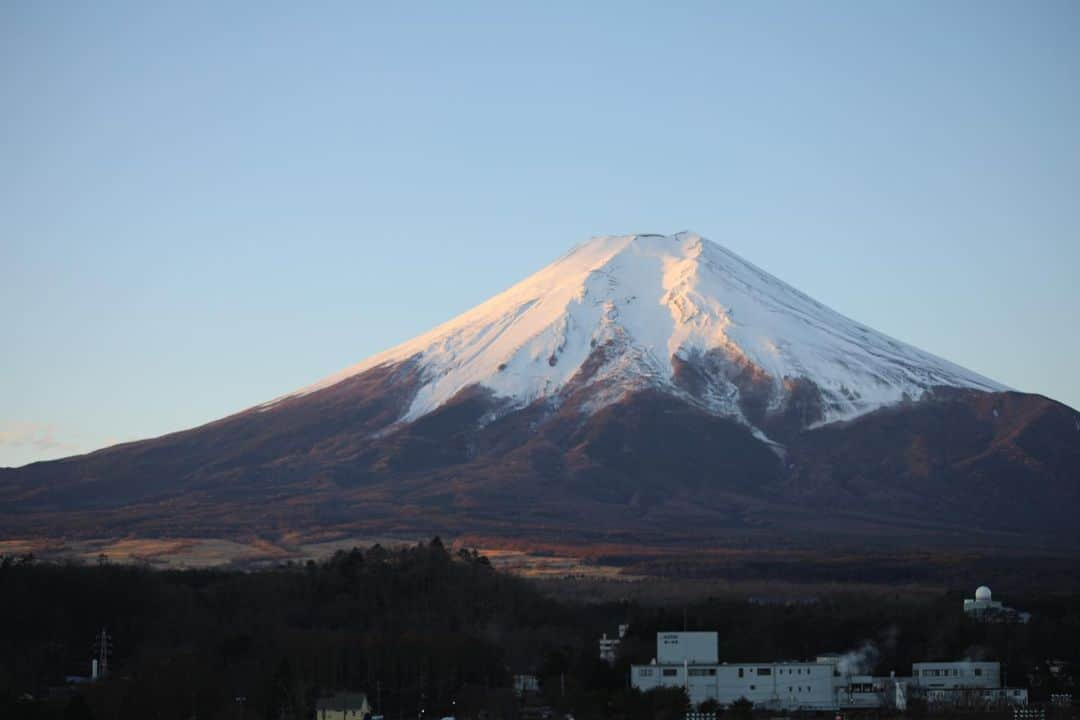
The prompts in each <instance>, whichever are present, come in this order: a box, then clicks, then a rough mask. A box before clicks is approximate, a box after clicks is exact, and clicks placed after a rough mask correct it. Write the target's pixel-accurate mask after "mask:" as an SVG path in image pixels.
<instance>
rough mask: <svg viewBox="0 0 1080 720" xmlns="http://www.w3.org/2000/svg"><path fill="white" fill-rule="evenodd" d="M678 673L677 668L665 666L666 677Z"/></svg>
mask: <svg viewBox="0 0 1080 720" xmlns="http://www.w3.org/2000/svg"><path fill="white" fill-rule="evenodd" d="M678 673H679V671H678V670H676V669H675V668H664V677H675V676H676V675H677V674H678Z"/></svg>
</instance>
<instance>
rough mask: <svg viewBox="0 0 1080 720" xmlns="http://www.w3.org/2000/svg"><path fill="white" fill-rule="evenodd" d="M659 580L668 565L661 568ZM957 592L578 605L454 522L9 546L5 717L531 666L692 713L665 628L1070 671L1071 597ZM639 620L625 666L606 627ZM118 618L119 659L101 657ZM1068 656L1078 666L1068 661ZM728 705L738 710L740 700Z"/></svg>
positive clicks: (439, 691) (264, 695) (546, 683)
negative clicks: (267, 548) (986, 605)
mask: <svg viewBox="0 0 1080 720" xmlns="http://www.w3.org/2000/svg"><path fill="white" fill-rule="evenodd" d="M657 582H662V581H661V580H657ZM960 599H961V596H960V595H957V594H955V593H947V592H946V593H940V594H937V595H932V596H927V595H925V594H923V595H919V596H908V595H906V594H905V593H903V592H902V591H900V590H896V591H894V592H879V593H875V594H873V595H868V594H866V593H844V592H836V593H832V594H828V595H822V596H819V597H815V598H813V599H812V600H808V601H802V602H760V601H754V602H751V601H748V599H747V598H746V597H739V596H738V595H737V594H723V593H717V594H716V595H715V596H712V597H707V598H701V599H697V600H693V601H687V602H683V603H678V604H674V603H669V604H646V603H642V602H638V601H605V602H597V603H573V602H568V601H566V600H565V599H559V598H557V597H554V596H553V595H552V594H550V593H547V592H544V591H543V590H542V588H541V587H540V586H538V585H537V584H535V583H533V582H531V581H529V580H527V579H525V578H521V577H517V576H514V575H510V574H506V573H502V572H499V571H496V570H495V569H494V568H493V567H492V566H491V564H490V563H489V562H488V560H487V558H485V557H483V556H482V555H480V554H478V553H477V552H476V551H473V550H468V549H465V548H456V549H455V548H448V547H446V546H445V545H444V544H443V543H442V542H441V541H440V540H439V539H438V538H435V539H433V540H432V541H430V542H425V543H420V544H416V545H411V546H402V547H395V548H392V549H389V548H384V547H381V546H378V545H375V546H373V547H369V548H365V549H360V548H354V549H353V550H351V551H341V552H338V553H336V554H335V555H334V556H333V557H331V558H329V559H328V560H326V561H323V562H314V561H309V562H306V563H290V564H285V565H280V566H275V567H267V568H261V569H257V570H247V571H240V570H215V569H198V570H156V569H152V568H149V567H145V566H138V565H131V564H116V563H111V562H109V560H108V559H107V558H104V557H103V558H101V559H100V561H99V562H98V563H95V564H78V563H56V562H41V561H37V560H35V559H34V558H33V557H30V556H24V557H4V558H3V559H2V561H0V603H2V610H3V612H2V618H3V628H2V632H3V638H4V639H3V642H0V717H2V718H9V717H10V718H43V719H44V718H64V719H65V720H87V719H93V720H128V719H129V718H130V719H133V720H134V719H135V718H139V719H145V718H155V719H159V720H174V719H175V720H191V719H201V718H207V719H216V718H221V719H223V720H248V719H254V718H266V719H267V720H289V719H297V720H299V719H301V718H312V717H314V707H315V702H316V700H317V699H318V698H319V697H320V696H322V695H325V694H329V693H333V692H335V691H344V690H348V691H358V692H364V693H367V695H368V697H369V699H370V701H371V702H372V704H373V705H374V706H375V711H376V712H377V713H379V714H383V715H385V717H386V718H387V720H397V719H401V718H420V717H426V718H440V717H443V716H446V715H451V714H453V715H455V716H457V717H461V718H467V717H492V718H496V717H509V718H517V717H519V716H521V714H522V711H523V708H522V707H521V702H520V700H519V699H518V698H516V697H515V696H514V693H513V691H512V678H513V676H514V675H515V674H533V675H536V676H537V677H538V678H539V680H540V684H541V692H540V697H539V698H538V699H535V700H534V703H535V702H539V703H542V704H543V705H544V707H546V708H550V709H551V712H552V713H554V714H556V716H558V717H563V716H564V715H565V714H566V713H572V714H573V716H574V717H575V718H577V719H578V720H583V719H587V718H628V719H633V720H637V719H638V718H641V719H642V720H644V718H654V717H656V718H664V717H671V718H675V717H681V714H682V712H683V710H685V697H684V696H683V695H682V693H681V691H680V692H674V693H673V692H664V693H653V694H650V695H642V694H640V693H637V692H636V691H632V690H630V689H629V688H628V675H629V673H628V671H629V665H630V664H631V663H646V662H649V660H650V659H651V658H652V656H653V655H654V654H655V638H656V633H657V632H658V631H662V630H680V629H690V630H696V629H701V630H705V629H707V630H716V631H717V632H718V633H719V637H720V657H721V660H723V661H732V662H735V661H761V660H773V659H798V658H812V657H814V656H815V655H816V654H819V653H824V652H838V653H842V652H845V651H848V650H852V649H856V648H865V647H871V648H872V649H873V651H872V653H871V655H870V656H871V658H872V660H871V662H872V664H873V667H872V668H868V669H872V670H873V671H875V672H877V673H883V674H887V673H888V672H889V671H892V670H895V671H896V672H897V674H898V675H906V674H908V673H910V669H911V663H912V662H915V661H921V660H943V659H961V658H980V659H994V660H1000V661H1001V662H1002V663H1003V665H1004V669H1005V673H1006V677H1007V679H1008V682H1009V683H1010V684H1013V685H1020V686H1024V687H1028V686H1030V688H1031V695H1032V698H1033V699H1034V700H1038V699H1040V698H1045V697H1046V696H1047V695H1048V694H1049V693H1050V692H1055V691H1058V690H1063V689H1066V690H1067V689H1069V688H1067V687H1065V684H1066V683H1067V681H1066V680H1064V679H1063V678H1062V676H1060V675H1059V676H1052V675H1051V674H1050V673H1049V672H1048V671H1047V666H1046V661H1047V660H1051V659H1053V660H1060V661H1064V662H1065V663H1066V667H1075V666H1076V665H1077V664H1078V663H1080V608H1078V607H1077V605H1076V603H1075V602H1074V600H1075V596H1074V595H1068V594H1064V595H1055V594H1050V593H1039V594H1031V595H1027V596H1023V595H1020V596H1017V597H1016V598H1014V599H1013V600H1014V603H1015V604H1016V605H1017V606H1020V607H1023V608H1024V609H1025V610H1027V611H1029V612H1031V613H1032V615H1033V619H1032V621H1031V622H1030V623H1029V624H1027V625H1006V624H997V625H983V624H977V623H974V622H972V621H971V620H969V619H967V618H966V617H965V616H964V615H963V613H962V612H960V611H959V607H960ZM620 623H628V624H629V626H630V629H629V632H628V635H627V637H626V639H625V640H624V641H623V643H622V645H621V646H620V652H619V656H618V658H617V660H616V662H615V663H614V665H609V664H607V663H605V662H603V661H601V660H600V659H599V657H598V652H597V640H598V639H599V637H600V636H601V634H602V633H604V632H607V633H608V634H609V635H611V634H614V632H615V631H616V627H617V626H618V625H619V624H620ZM103 629H104V630H105V631H106V633H107V635H108V637H109V639H110V646H111V650H110V654H109V658H108V660H109V662H108V673H107V674H106V675H105V677H104V678H103V679H101V680H100V681H98V682H93V683H90V682H74V683H73V682H70V681H66V680H65V678H70V677H72V676H86V675H89V673H90V661H91V657H93V656H94V654H95V648H96V643H98V642H100V634H101V632H102V630H103ZM1069 674H1071V671H1070V673H1066V676H1067V675H1069ZM744 711H745V709H744V708H734V709H731V710H729V714H732V715H734V714H736V713H738V712H744Z"/></svg>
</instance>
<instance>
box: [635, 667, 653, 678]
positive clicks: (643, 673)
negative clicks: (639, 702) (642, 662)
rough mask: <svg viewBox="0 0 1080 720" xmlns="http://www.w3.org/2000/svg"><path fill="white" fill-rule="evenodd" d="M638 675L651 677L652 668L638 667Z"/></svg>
mask: <svg viewBox="0 0 1080 720" xmlns="http://www.w3.org/2000/svg"><path fill="white" fill-rule="evenodd" d="M638 677H652V668H638Z"/></svg>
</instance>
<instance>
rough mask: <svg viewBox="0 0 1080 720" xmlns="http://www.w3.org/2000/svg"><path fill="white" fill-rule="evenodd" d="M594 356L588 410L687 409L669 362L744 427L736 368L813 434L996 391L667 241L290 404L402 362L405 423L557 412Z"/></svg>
mask: <svg viewBox="0 0 1080 720" xmlns="http://www.w3.org/2000/svg"><path fill="white" fill-rule="evenodd" d="M598 348H605V349H607V350H609V352H606V353H605V359H604V361H603V362H602V363H601V366H600V368H599V370H598V371H596V372H595V373H593V372H592V371H590V374H589V376H588V378H587V379H586V380H585V381H586V382H588V383H590V384H594V385H595V386H596V394H595V396H594V397H593V400H592V407H594V408H595V407H599V406H603V405H605V404H607V403H609V402H614V401H615V400H617V399H618V398H619V397H620V396H622V395H624V394H625V393H626V392H628V391H630V390H634V389H640V388H645V387H655V388H660V389H662V390H665V391H669V392H672V393H675V394H678V395H681V396H683V397H687V396H688V394H690V391H688V390H687V389H686V387H685V385H684V384H681V383H679V382H678V373H677V367H676V366H677V364H678V363H697V364H698V365H699V366H701V367H708V368H711V370H709V372H710V373H711V376H710V378H709V383H708V385H709V387H708V391H707V392H702V393H699V395H698V396H697V397H688V399H689V400H691V401H693V402H695V403H696V404H698V405H699V406H701V407H704V408H706V409H708V410H709V411H710V412H713V413H716V414H721V415H728V416H732V417H735V418H739V419H744V420H745V417H744V415H743V413H742V412H741V411H740V402H739V400H740V392H741V391H742V390H741V388H742V387H743V386H741V385H740V384H739V383H738V382H737V381H736V380H734V379H733V376H734V374H735V371H736V370H749V371H750V373H751V375H752V376H753V378H754V382H755V383H757V384H759V385H765V386H766V387H767V395H768V408H769V409H771V410H778V409H781V408H782V407H783V406H784V403H785V402H786V401H787V400H788V398H789V396H790V394H791V388H792V387H793V382H794V381H796V380H799V379H802V380H808V381H810V382H812V383H813V384H814V385H815V386H816V387H817V388H818V390H819V391H820V393H821V397H822V399H823V403H822V418H821V422H832V421H836V420H842V419H849V418H853V417H856V416H858V415H861V414H864V413H866V412H869V411H871V410H874V409H877V408H879V407H882V406H884V405H889V404H892V403H896V402H899V401H901V400H903V399H904V398H905V397H910V398H918V397H920V396H921V395H922V394H923V393H924V392H925V391H926V390H927V389H929V388H931V387H934V386H941V385H944V386H952V387H962V388H974V389H977V390H985V391H1000V390H1004V389H1006V388H1004V386H1002V385H1000V384H998V383H996V382H994V381H992V380H989V379H987V378H985V377H982V376H980V375H978V374H976V373H973V372H971V371H969V370H965V369H964V368H961V367H959V366H957V365H954V364H953V363H950V362H947V361H945V360H942V359H941V358H938V357H935V356H933V355H931V354H929V353H926V352H923V351H922V350H919V349H917V348H914V347H912V346H910V345H906V344H904V343H901V342H899V341H897V340H893V339H892V338H889V337H887V336H885V335H882V334H881V333H878V332H876V331H874V330H872V329H870V328H868V327H866V326H864V325H861V324H859V323H857V322H855V321H853V320H850V319H848V318H846V317H844V316H842V315H840V314H839V313H836V312H834V311H832V310H830V309H828V308H826V307H824V306H823V305H821V304H820V303H818V302H816V301H814V300H812V299H811V298H809V297H807V296H806V295H803V294H802V293H800V292H799V291H797V290H795V289H794V288H792V287H790V286H789V285H787V284H785V283H784V282H782V281H780V280H778V279H777V278H775V277H773V276H772V275H769V274H768V273H766V272H764V271H762V270H760V269H759V268H757V267H755V266H754V265H752V264H750V263H748V262H746V261H745V260H743V259H741V258H739V257H738V256H736V255H735V254H734V253H732V252H730V251H728V250H727V249H725V248H723V247H721V246H720V245H717V244H715V243H713V242H710V241H708V240H705V239H703V238H701V237H700V236H698V235H695V234H693V233H678V234H676V235H673V236H660V235H627V236H606V237H598V238H594V239H592V240H590V241H588V242H586V243H584V244H582V245H579V246H578V247H576V248H574V249H573V250H572V251H571V252H569V253H567V254H566V255H564V256H563V257H561V258H559V259H558V260H556V261H555V262H554V263H552V264H551V265H549V266H547V267H546V268H544V269H543V270H541V271H539V272H538V273H536V274H534V275H532V276H531V277H529V278H526V279H525V280H523V281H522V282H520V283H518V284H517V285H514V286H513V287H511V288H509V289H508V290H506V291H504V292H502V293H500V294H499V295H496V296H495V297H493V298H491V299H490V300H488V301H487V302H485V303H483V304H481V305H479V306H477V307H475V308H473V309H472V310H469V311H468V312H466V313H464V314H462V315H460V316H458V317H456V318H454V319H452V320H450V321H449V322H446V323H444V324H442V325H440V326H438V327H436V328H435V329H433V330H431V331H430V332H428V333H425V334H423V335H421V336H419V337H417V338H415V339H413V340H410V341H408V342H406V343H403V344H401V345H399V346H397V347H394V348H392V349H390V350H388V351H386V352H383V353H380V354H378V355H376V356H374V357H372V358H370V359H368V360H366V361H365V362H363V363H360V364H359V365H356V366H354V367H351V368H348V369H347V370H345V371H343V372H341V373H338V374H336V375H334V376H331V377H329V378H327V379H325V380H323V381H321V382H319V383H316V384H315V385H312V386H310V387H307V388H304V389H302V390H300V391H298V392H297V393H293V395H292V396H295V395H302V394H307V393H310V392H313V391H315V390H319V389H321V388H324V387H328V386H330V385H333V384H335V383H337V382H340V381H342V380H344V379H346V378H348V377H351V376H354V375H356V374H358V373H361V372H364V371H365V370H368V369H370V368H373V367H376V366H379V365H382V364H385V363H390V362H399V361H403V360H407V359H410V358H416V359H417V360H418V362H419V363H420V366H421V368H422V377H423V379H424V384H423V386H422V388H421V389H420V391H419V393H418V394H417V396H416V398H415V400H414V401H413V403H412V406H411V407H410V408H409V410H408V412H407V414H406V415H405V417H403V418H402V420H405V421H409V420H413V419H416V418H418V417H421V416H423V415H425V414H426V413H428V412H430V411H432V410H434V409H436V408H438V407H440V406H441V405H442V404H444V403H446V402H447V401H448V400H449V399H451V398H452V397H453V396H454V395H455V394H456V393H458V392H459V391H461V390H462V389H464V388H467V387H469V386H472V385H480V386H483V387H486V388H489V389H490V390H492V391H493V392H494V393H495V394H496V395H497V396H500V397H502V398H504V399H506V400H507V401H508V404H509V405H510V406H512V407H520V406H524V405H527V404H529V403H531V402H533V401H535V400H538V399H549V400H551V401H554V402H557V401H558V399H559V393H560V391H561V390H563V389H565V388H566V387H567V386H568V384H570V383H571V382H572V381H579V380H580V379H581V376H579V378H577V379H575V375H576V374H577V373H578V371H579V370H581V369H582V366H583V364H585V362H586V360H587V359H588V358H589V357H590V355H593V354H594V353H595V352H597V349H598ZM673 358H674V360H673ZM704 360H709V362H708V363H704ZM718 367H719V368H728V369H730V370H731V372H730V373H725V372H718V371H717V370H716V368H718ZM289 397H291V396H289ZM275 402H276V401H275ZM271 404H272V403H271ZM264 407H265V406H264Z"/></svg>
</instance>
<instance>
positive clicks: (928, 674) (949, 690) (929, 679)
mask: <svg viewBox="0 0 1080 720" xmlns="http://www.w3.org/2000/svg"><path fill="white" fill-rule="evenodd" d="M911 676H912V677H911V680H912V686H913V687H912V691H913V695H917V696H918V697H921V698H923V699H925V700H926V703H927V705H929V706H932V707H935V708H942V707H957V708H986V707H994V706H1011V705H1027V701H1028V691H1027V690H1026V689H1024V688H1007V687H1002V686H1001V663H997V662H974V661H971V660H959V661H955V662H923V663H915V664H914V665H913V666H912V669H911Z"/></svg>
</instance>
